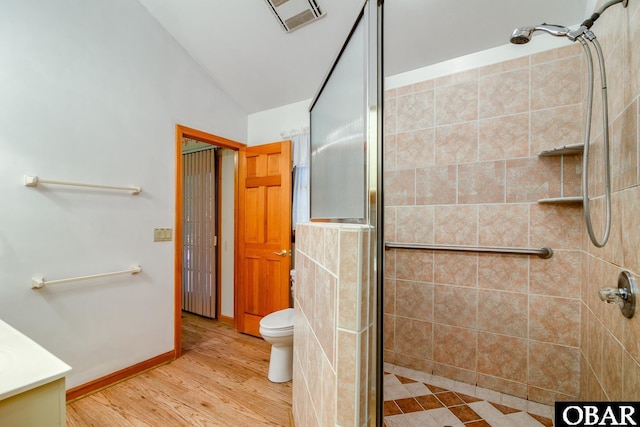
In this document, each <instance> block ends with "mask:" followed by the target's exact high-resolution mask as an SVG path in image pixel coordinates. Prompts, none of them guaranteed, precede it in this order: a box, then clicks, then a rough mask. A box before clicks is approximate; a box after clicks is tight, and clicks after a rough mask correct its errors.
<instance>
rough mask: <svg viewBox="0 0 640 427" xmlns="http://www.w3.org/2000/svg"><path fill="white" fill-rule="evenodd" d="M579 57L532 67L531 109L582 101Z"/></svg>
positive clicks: (580, 60) (580, 58)
mask: <svg viewBox="0 0 640 427" xmlns="http://www.w3.org/2000/svg"><path fill="white" fill-rule="evenodd" d="M581 63H582V57H581V56H571V57H568V58H563V59H558V60H556V61H551V62H545V63H541V64H538V65H534V66H533V67H532V68H531V109H532V110H544V109H546V108H549V106H559V105H571V104H577V103H579V102H580V101H581V100H582V88H581V84H580V79H579V78H576V70H580V66H581Z"/></svg>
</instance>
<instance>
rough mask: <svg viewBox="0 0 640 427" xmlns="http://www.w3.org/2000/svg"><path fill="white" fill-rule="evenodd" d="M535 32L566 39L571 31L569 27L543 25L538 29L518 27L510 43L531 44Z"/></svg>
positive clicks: (537, 27)
mask: <svg viewBox="0 0 640 427" xmlns="http://www.w3.org/2000/svg"><path fill="white" fill-rule="evenodd" d="M535 31H544V32H546V33H549V34H551V35H552V36H558V37H565V36H567V34H569V31H570V30H569V29H568V28H567V27H563V26H561V25H552V24H541V25H538V26H536V27H518V28H516V29H515V30H513V33H512V34H511V39H510V41H511V43H513V44H525V43H529V42H530V41H531V36H532V35H533V33H534V32H535Z"/></svg>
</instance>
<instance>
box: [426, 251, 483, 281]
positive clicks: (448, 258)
mask: <svg viewBox="0 0 640 427" xmlns="http://www.w3.org/2000/svg"><path fill="white" fill-rule="evenodd" d="M433 266H434V270H433V280H434V282H435V283H442V284H447V285H459V286H465V287H475V286H476V284H477V282H478V280H477V278H478V255H477V254H474V253H466V252H435V253H434V255H433Z"/></svg>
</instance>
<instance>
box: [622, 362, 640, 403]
mask: <svg viewBox="0 0 640 427" xmlns="http://www.w3.org/2000/svg"><path fill="white" fill-rule="evenodd" d="M622 359H623V360H622V368H623V370H624V375H623V377H622V394H623V396H624V399H625V400H632V401H640V365H638V363H637V362H636V361H635V360H633V358H632V357H631V356H630V355H629V353H627V352H624V353H623V355H622Z"/></svg>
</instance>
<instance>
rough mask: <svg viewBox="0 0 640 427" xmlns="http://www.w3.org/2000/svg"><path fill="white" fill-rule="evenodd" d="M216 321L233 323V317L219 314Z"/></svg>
mask: <svg viewBox="0 0 640 427" xmlns="http://www.w3.org/2000/svg"><path fill="white" fill-rule="evenodd" d="M218 322H222V323H228V324H229V325H233V317H229V316H223V315H219V316H218Z"/></svg>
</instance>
